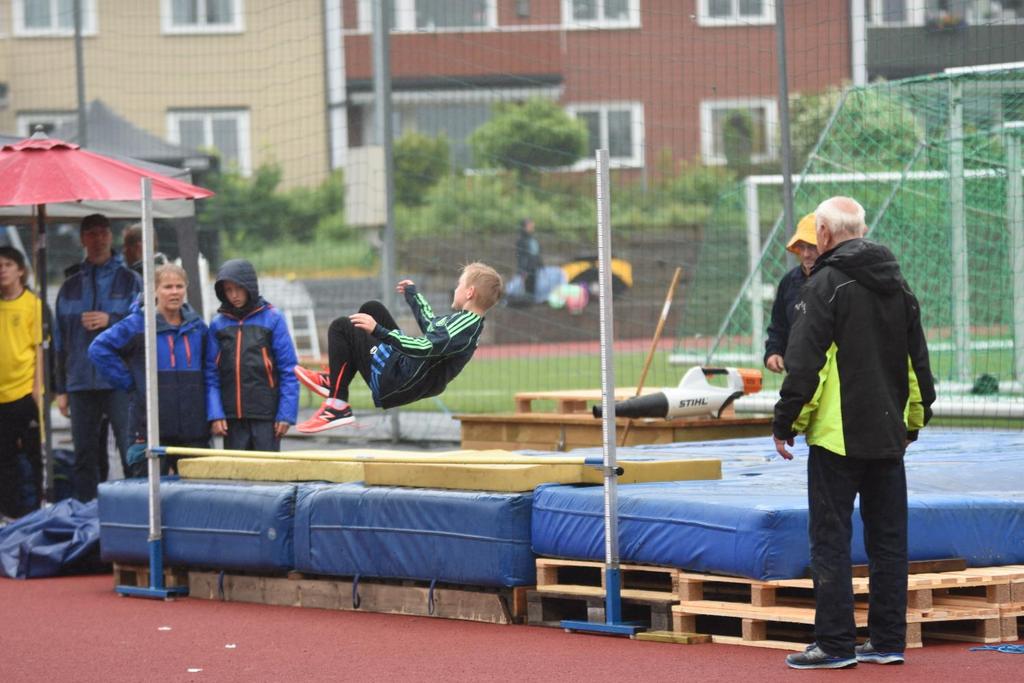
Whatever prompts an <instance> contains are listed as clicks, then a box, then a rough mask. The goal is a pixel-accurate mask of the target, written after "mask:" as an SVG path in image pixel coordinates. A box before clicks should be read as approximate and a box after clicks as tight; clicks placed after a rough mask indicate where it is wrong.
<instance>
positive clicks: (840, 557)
mask: <svg viewBox="0 0 1024 683" xmlns="http://www.w3.org/2000/svg"><path fill="white" fill-rule="evenodd" d="M857 494H860V516H861V520H862V521H863V523H864V547H865V549H866V550H867V553H868V570H869V573H870V577H871V578H870V584H871V593H870V596H869V598H868V632H869V637H870V638H871V644H872V645H873V646H874V648H875V649H876V650H878V651H880V652H903V650H904V648H905V647H906V635H907V477H906V471H905V470H904V468H903V460H902V458H887V459H877V460H876V459H868V458H851V457H848V456H841V455H837V454H835V453H833V452H831V451H829V450H826V449H824V448H821V447H818V446H811V449H810V457H809V459H808V462H807V496H808V503H809V509H810V523H809V531H810V538H811V575H812V577H813V579H814V597H815V602H816V608H817V609H816V614H815V618H814V635H815V639H816V640H817V642H818V645H819V646H820V647H821V649H822V650H824V651H825V652H827V653H828V654H830V655H833V656H835V657H852V656H853V654H854V653H853V646H854V643H855V638H856V635H857V633H856V627H855V625H854V617H853V587H852V578H851V574H852V572H851V560H850V540H851V538H852V536H853V522H852V517H853V503H854V498H856V496H857Z"/></svg>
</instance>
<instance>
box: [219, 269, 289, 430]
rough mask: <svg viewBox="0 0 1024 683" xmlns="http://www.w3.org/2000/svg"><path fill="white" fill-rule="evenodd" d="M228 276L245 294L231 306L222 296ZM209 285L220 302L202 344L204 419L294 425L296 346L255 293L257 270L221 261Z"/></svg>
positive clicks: (279, 317) (277, 314)
mask: <svg viewBox="0 0 1024 683" xmlns="http://www.w3.org/2000/svg"><path fill="white" fill-rule="evenodd" d="M228 281H230V282H233V283H235V284H236V285H239V286H241V287H244V288H245V290H246V291H247V292H248V293H249V298H248V301H246V303H245V305H244V306H242V307H241V308H235V307H234V306H232V305H231V303H230V302H229V301H228V300H227V297H226V296H225V295H224V283H225V282H228ZM214 290H215V291H216V292H217V298H218V299H220V301H221V304H222V306H221V307H220V308H219V309H218V311H217V312H218V313H219V315H217V316H216V317H215V318H214V319H213V321H212V322H211V323H210V343H209V344H208V345H207V349H208V351H207V360H206V390H207V397H208V398H207V405H206V410H207V418H208V419H209V420H210V421H211V422H212V421H214V420H223V419H248V420H273V421H275V422H287V423H288V424H295V418H296V416H297V413H298V409H299V382H298V380H297V379H295V374H294V370H295V363H296V358H295V345H294V344H293V343H292V337H291V334H290V333H289V332H288V324H287V323H286V322H285V319H284V316H282V315H281V313H280V312H278V310H277V309H276V308H274V307H273V306H271V305H270V304H269V303H267V302H266V301H265V300H264V299H263V297H261V296H260V288H259V281H258V280H257V279H256V269H255V268H253V266H252V264H251V263H249V262H248V261H244V260H242V259H232V260H230V261H226V262H225V263H224V265H223V266H221V269H220V271H219V272H218V273H217V282H216V283H215V284H214Z"/></svg>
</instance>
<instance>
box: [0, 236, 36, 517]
mask: <svg viewBox="0 0 1024 683" xmlns="http://www.w3.org/2000/svg"><path fill="white" fill-rule="evenodd" d="M26 279H27V272H26V270H25V257H24V256H23V255H22V253H21V252H20V251H18V250H17V249H14V248H13V247H0V515H6V516H9V517H20V516H21V515H24V514H27V513H28V512H31V509H30V506H29V505H28V504H27V503H26V501H24V500H23V499H22V496H21V490H22V486H21V476H20V472H19V467H18V455H19V454H21V453H24V454H25V455H26V456H27V457H28V459H29V463H30V464H31V465H32V477H33V485H34V486H35V490H36V501H41V500H42V478H43V472H42V458H41V452H40V439H39V407H38V406H39V402H40V400H41V398H42V390H43V363H42V346H41V344H42V337H43V319H42V309H41V307H40V303H39V299H38V297H36V295H35V294H33V293H32V292H30V291H29V290H28V289H26V288H25V282H26Z"/></svg>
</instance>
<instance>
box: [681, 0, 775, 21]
mask: <svg viewBox="0 0 1024 683" xmlns="http://www.w3.org/2000/svg"><path fill="white" fill-rule="evenodd" d="M709 1H710V0H697V25H698V26H770V25H773V24H774V23H775V4H774V3H771V2H768V0H764V2H762V3H761V14H760V16H750V15H741V14H740V6H739V1H740V0H729V2H730V3H731V5H732V12H731V14H730V15H729V16H728V17H713V16H711V10H710V7H709V5H708V2H709Z"/></svg>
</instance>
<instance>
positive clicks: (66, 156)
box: [0, 136, 213, 206]
mask: <svg viewBox="0 0 1024 683" xmlns="http://www.w3.org/2000/svg"><path fill="white" fill-rule="evenodd" d="M142 178H150V179H151V180H152V184H153V199H202V198H203V197H209V196H211V195H212V194H213V193H212V192H210V191H209V190H204V189H203V188H201V187H198V186H196V185H190V184H189V183H185V182H182V181H180V180H173V179H171V178H168V177H166V176H162V175H160V174H158V173H154V172H152V171H147V170H145V169H142V168H139V167H137V166H132V165H131V164H127V163H125V162H123V161H118V160H117V159H112V158H110V157H106V156H103V155H101V154H95V153H93V152H89V151H86V150H84V149H81V148H80V147H79V146H78V145H76V144H74V143H70V142H64V141H63V140H55V139H51V138H45V137H38V138H37V137H36V136H33V137H31V138H28V139H26V140H22V141H21V142H16V143H14V144H8V145H4V146H3V147H0V179H2V181H3V182H0V206H17V205H25V204H49V203H51V202H69V201H81V200H114V201H124V200H139V199H141V190H140V186H139V181H140V180H141V179H142Z"/></svg>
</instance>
